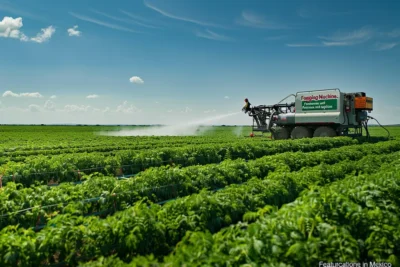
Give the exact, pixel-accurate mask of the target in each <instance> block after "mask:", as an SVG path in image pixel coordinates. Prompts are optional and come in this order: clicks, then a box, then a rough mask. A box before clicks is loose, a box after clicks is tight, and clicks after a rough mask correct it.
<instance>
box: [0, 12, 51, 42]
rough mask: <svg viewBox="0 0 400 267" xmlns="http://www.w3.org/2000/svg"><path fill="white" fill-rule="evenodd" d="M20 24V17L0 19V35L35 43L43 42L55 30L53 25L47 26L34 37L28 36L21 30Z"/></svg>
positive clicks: (21, 24)
mask: <svg viewBox="0 0 400 267" xmlns="http://www.w3.org/2000/svg"><path fill="white" fill-rule="evenodd" d="M22 26H23V23H22V18H21V17H18V18H15V19H14V18H12V17H4V18H3V20H2V21H0V37H5V38H14V39H19V40H21V41H24V42H27V41H32V42H36V43H43V42H45V41H47V40H49V39H50V38H51V36H52V35H53V34H54V32H55V31H56V30H55V28H54V27H53V26H49V27H47V28H44V29H42V31H41V32H39V33H38V34H37V36H36V37H33V38H29V37H28V36H26V35H25V34H23V33H22V32H21V28H22Z"/></svg>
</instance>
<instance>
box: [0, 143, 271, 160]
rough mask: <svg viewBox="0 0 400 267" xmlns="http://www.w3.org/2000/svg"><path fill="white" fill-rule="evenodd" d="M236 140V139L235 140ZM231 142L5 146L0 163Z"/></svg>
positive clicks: (0, 153) (0, 155) (0, 152)
mask: <svg viewBox="0 0 400 267" xmlns="http://www.w3.org/2000/svg"><path fill="white" fill-rule="evenodd" d="M235 141H236V142H237V140H235ZM267 141H268V140H267V139H258V140H254V139H243V140H241V142H245V143H258V142H259V143H261V142H267ZM226 143H232V140H229V139H225V140H224V139H219V138H208V139H205V138H202V139H198V140H196V139H195V140H191V141H190V140H186V141H185V139H183V140H174V141H168V139H165V140H149V141H138V140H131V141H130V142H122V143H121V142H118V141H117V140H114V142H112V143H111V142H107V143H99V144H95V145H93V144H91V143H84V142H82V143H81V144H80V145H79V146H71V147H68V146H67V145H64V146H61V147H52V148H51V147H50V148H49V147H40V146H33V147H29V149H28V148H25V149H22V148H11V147H7V148H4V149H3V150H4V151H1V150H0V164H4V163H6V162H7V161H16V162H18V161H24V160H25V159H26V158H28V157H30V156H37V155H45V156H50V155H57V154H66V153H85V152H87V153H89V152H109V153H112V152H115V151H118V150H140V149H156V148H163V147H182V146H187V145H203V144H226Z"/></svg>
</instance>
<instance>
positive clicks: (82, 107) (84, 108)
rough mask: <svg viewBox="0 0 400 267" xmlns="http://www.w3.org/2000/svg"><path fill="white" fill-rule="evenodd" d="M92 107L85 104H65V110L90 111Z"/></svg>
mask: <svg viewBox="0 0 400 267" xmlns="http://www.w3.org/2000/svg"><path fill="white" fill-rule="evenodd" d="M90 109H91V106H85V105H80V106H78V105H65V107H64V111H66V112H88V111H89V110H90Z"/></svg>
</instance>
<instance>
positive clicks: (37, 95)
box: [3, 91, 43, 98]
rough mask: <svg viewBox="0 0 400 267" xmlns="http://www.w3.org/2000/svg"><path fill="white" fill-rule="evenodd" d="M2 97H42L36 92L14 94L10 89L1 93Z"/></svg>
mask: <svg viewBox="0 0 400 267" xmlns="http://www.w3.org/2000/svg"><path fill="white" fill-rule="evenodd" d="M3 97H32V98H41V97H43V96H42V95H41V94H39V93H38V92H36V93H20V94H16V93H13V92H12V91H5V92H4V93H3Z"/></svg>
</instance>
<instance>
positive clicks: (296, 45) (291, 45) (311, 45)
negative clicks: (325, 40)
mask: <svg viewBox="0 0 400 267" xmlns="http://www.w3.org/2000/svg"><path fill="white" fill-rule="evenodd" d="M286 46H288V47H316V46H321V45H320V44H286Z"/></svg>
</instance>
